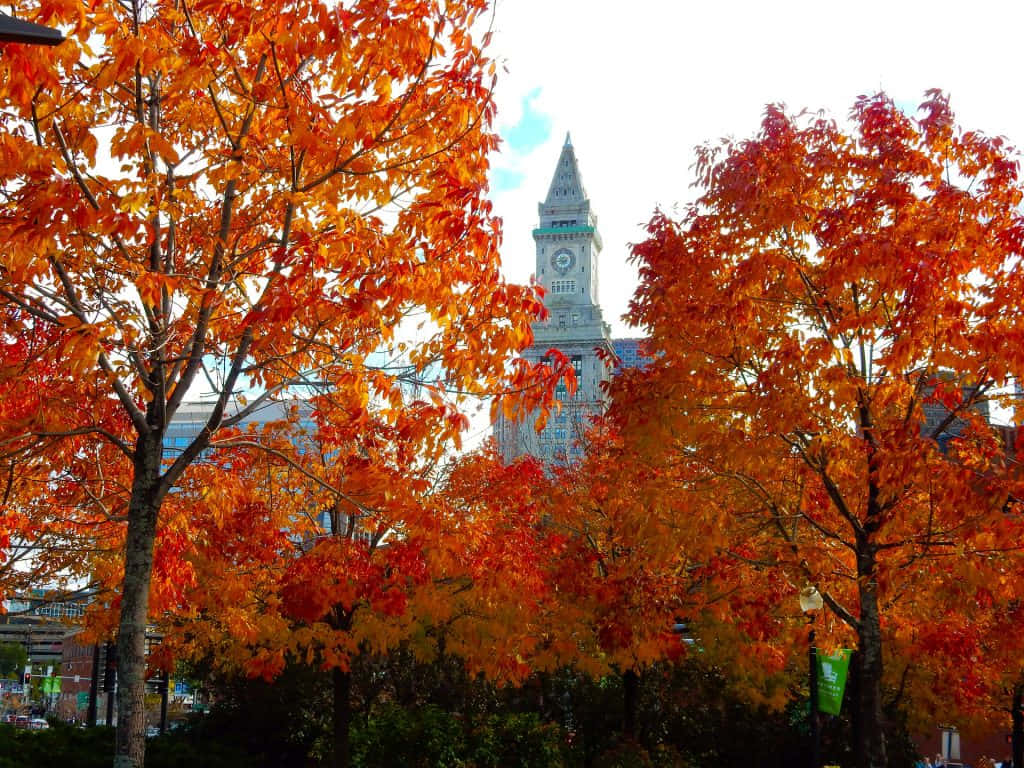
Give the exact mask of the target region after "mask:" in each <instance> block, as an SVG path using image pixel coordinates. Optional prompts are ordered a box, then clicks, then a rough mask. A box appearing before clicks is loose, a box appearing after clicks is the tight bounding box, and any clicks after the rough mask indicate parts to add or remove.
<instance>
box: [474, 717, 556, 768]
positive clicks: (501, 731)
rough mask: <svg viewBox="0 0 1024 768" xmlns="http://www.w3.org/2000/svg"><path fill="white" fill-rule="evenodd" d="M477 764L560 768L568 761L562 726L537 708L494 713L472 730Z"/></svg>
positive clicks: (489, 767)
mask: <svg viewBox="0 0 1024 768" xmlns="http://www.w3.org/2000/svg"><path fill="white" fill-rule="evenodd" d="M470 741H471V744H472V747H471V762H472V764H473V765H474V766H476V768H557V767H558V766H562V765H564V764H565V760H564V757H563V749H564V747H563V745H564V738H563V735H562V729H561V728H559V727H558V726H556V725H554V724H552V723H544V722H541V719H540V717H539V716H538V715H537V714H536V713H534V712H527V713H516V712H512V713H509V714H501V715H491V716H490V717H488V718H487V720H486V721H485V722H484V723H482V724H480V725H479V726H477V727H476V728H475V729H473V731H472V733H471V734H470Z"/></svg>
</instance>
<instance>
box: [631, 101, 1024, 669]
mask: <svg viewBox="0 0 1024 768" xmlns="http://www.w3.org/2000/svg"><path fill="white" fill-rule="evenodd" d="M851 123H852V126H851V130H850V131H849V132H847V131H845V130H843V129H841V128H840V127H839V126H837V125H836V124H835V123H834V122H831V121H827V120H825V119H821V118H817V117H815V116H811V115H806V114H804V115H798V116H790V115H788V114H786V113H785V112H784V111H783V110H782V109H781V108H778V107H769V108H768V109H767V110H766V112H765V116H764V120H763V122H762V125H761V129H760V131H759V132H758V134H757V135H756V136H754V137H752V138H750V139H747V140H744V141H729V142H726V143H725V144H723V145H722V146H721V147H715V148H711V147H707V148H704V149H703V150H702V151H701V152H700V153H699V156H698V165H697V171H698V176H699V184H700V186H701V187H702V190H701V191H702V196H701V198H700V201H699V204H698V205H697V206H695V207H693V208H691V209H690V210H689V211H687V212H686V214H685V215H684V216H683V217H682V219H681V220H679V221H673V220H671V219H669V218H668V217H667V216H665V215H663V214H660V213H659V214H656V215H655V217H654V218H653V219H652V221H651V223H650V224H649V226H648V235H649V236H648V239H647V240H646V241H645V242H643V243H640V244H639V245H637V246H636V247H635V248H634V251H633V256H634V260H635V261H636V262H637V263H638V265H639V267H640V274H641V278H642V284H641V286H640V288H639V289H638V291H637V294H636V297H635V298H634V301H633V303H632V305H631V309H630V315H629V319H630V320H631V321H632V322H633V323H635V324H637V325H643V326H644V327H645V328H646V329H647V331H648V332H649V333H650V335H651V340H650V345H649V346H650V348H651V350H652V352H653V353H654V354H653V360H652V361H651V363H650V364H649V365H648V366H647V368H646V369H644V370H643V371H639V372H635V373H631V374H630V375H628V376H625V377H621V378H620V379H619V380H618V381H616V382H615V384H614V387H613V396H614V407H613V411H612V414H613V416H614V419H615V422H616V423H617V424H619V425H620V426H621V428H622V430H623V434H624V438H625V444H626V446H627V455H635V456H637V457H639V463H640V465H641V467H643V469H640V468H637V469H634V470H633V472H634V473H635V476H636V477H638V478H642V479H643V482H644V483H645V484H651V486H652V488H658V487H659V486H658V485H657V483H658V482H660V483H664V484H665V485H662V486H660V490H661V491H662V495H661V496H660V497H658V496H656V497H655V498H658V500H659V502H661V503H666V502H663V501H661V499H662V498H664V497H667V496H671V497H672V501H671V502H668V503H667V505H668V506H670V507H672V506H674V507H678V508H679V509H680V510H683V509H685V510H686V511H687V512H689V513H691V515H692V516H691V517H684V516H683V515H678V516H675V518H674V522H675V524H676V527H673V528H670V529H669V530H670V531H671V533H670V534H669V535H670V536H671V537H672V540H673V541H674V542H675V543H676V544H677V545H678V546H679V547H680V549H681V550H683V551H686V552H689V553H690V554H692V555H694V556H695V557H696V559H697V560H698V561H700V562H701V566H700V567H699V568H698V569H697V570H696V571H695V573H704V574H706V575H707V576H708V577H709V578H710V579H713V580H712V581H709V582H708V584H720V585H723V586H724V585H725V584H728V583H730V581H729V576H730V574H729V571H728V569H723V568H722V567H721V564H722V562H723V561H722V560H721V559H719V555H721V554H723V553H728V555H729V556H731V557H732V558H734V560H733V561H732V562H733V568H734V569H739V571H740V572H745V573H746V574H747V576H746V578H745V579H744V580H743V583H740V584H735V589H736V592H735V593H734V594H735V599H736V600H737V601H738V603H737V604H736V605H735V606H734V607H735V609H736V610H743V611H745V612H746V613H747V615H746V616H745V617H744V618H743V619H742V621H740V622H738V624H739V626H740V627H741V628H743V629H744V631H746V632H747V633H748V634H749V635H751V636H764V637H769V636H770V635H771V633H772V632H778V631H779V627H781V626H784V624H785V621H786V612H785V611H784V610H778V609H773V608H772V606H774V605H778V604H779V601H791V600H792V597H791V596H786V593H787V592H792V591H793V590H794V589H795V588H797V587H798V586H799V585H802V584H807V583H812V584H815V585H816V586H817V587H818V589H819V590H821V591H822V592H827V594H828V595H829V597H830V598H831V602H830V604H829V606H830V610H831V611H834V614H835V617H836V618H837V622H836V623H833V624H832V625H831V626H830V628H829V630H828V634H830V635H832V636H833V637H835V636H838V635H839V634H840V633H841V632H846V633H857V634H858V635H859V638H858V640H859V641H860V642H863V643H876V642H878V641H877V637H878V636H879V635H880V633H881V634H884V637H885V643H887V644H892V648H895V649H898V650H897V651H896V653H906V654H908V656H909V657H910V658H913V657H914V655H915V654H937V655H943V656H945V657H946V662H945V663H947V664H949V665H951V666H952V667H954V668H956V666H957V664H956V662H955V661H952V659H957V658H959V657H958V656H957V654H958V653H959V651H958V650H957V649H955V648H953V647H946V646H944V647H941V648H940V647H938V646H935V645H934V644H933V645H932V646H930V647H928V648H926V647H923V646H921V645H915V644H914V643H913V642H910V641H908V640H907V638H908V637H910V636H912V634H913V631H914V628H915V627H918V626H921V624H922V623H929V622H941V621H942V620H943V617H945V616H948V615H949V614H950V612H951V611H954V610H963V611H965V612H967V613H971V614H972V616H973V615H975V614H976V615H977V616H979V617H982V618H981V619H980V620H983V621H992V620H994V618H993V614H997V613H998V612H999V610H1001V609H1003V608H1005V606H1006V605H1008V604H1009V602H1003V603H1001V604H1000V602H999V601H1000V600H1006V601H1009V600H1011V598H1009V596H1008V594H1007V593H1002V597H1001V598H996V597H993V595H992V594H991V592H992V590H990V589H989V584H992V583H1003V582H1002V581H1000V579H999V577H998V572H999V571H1000V570H1007V569H1008V570H1009V571H1010V572H1012V573H1018V574H1019V573H1020V572H1021V566H1022V565H1024V557H1022V552H1021V550H1020V544H1019V540H1018V541H1015V542H1013V543H1011V541H1012V534H1010V533H1009V530H1008V528H1007V526H1009V527H1010V528H1013V527H1015V525H1017V521H1016V520H1015V519H1013V516H1012V515H1009V516H1008V514H1007V512H1008V509H1009V506H1008V504H1009V500H1010V499H1011V498H1014V497H1015V495H1016V489H1017V488H1018V487H1019V483H1020V480H1019V478H1018V477H1017V474H1018V473H1017V470H1016V462H1015V460H1014V458H1013V451H1012V450H1008V449H1007V447H1006V440H1005V435H1004V433H1005V432H1006V431H1007V430H1008V429H1009V428H998V427H996V426H994V425H992V424H990V423H989V418H990V417H994V418H999V416H998V415H997V413H996V411H995V409H994V407H992V405H991V404H992V403H993V402H994V397H993V396H994V395H995V394H996V393H998V392H1000V391H1003V392H1005V391H1008V390H1009V388H1010V387H1011V386H1012V381H1014V380H1016V378H1017V377H1018V375H1019V374H1022V373H1024V369H1021V368H1020V365H1021V362H1022V361H1021V359H1020V355H1019V353H1018V351H1017V350H1018V347H1017V340H1018V339H1019V334H1020V333H1021V332H1022V331H1024V317H1022V315H1021V313H1020V312H1019V311H1018V310H1017V309H1016V308H1015V305H1016V304H1019V302H1020V300H1021V297H1022V296H1024V290H1022V288H1024V283H1022V282H1020V281H1019V280H1017V279H1016V273H1017V270H1016V268H1015V267H1014V268H1013V269H1012V270H1011V271H1012V272H1013V273H1014V277H1011V276H1010V275H1009V274H1008V273H1007V272H1006V269H1007V266H1008V265H1010V264H1014V265H1016V264H1017V261H1018V259H1019V253H1018V251H1019V249H1018V248H1017V247H1016V244H1017V243H1019V239H1018V238H1019V235H1020V231H1021V230H1020V228H1021V225H1022V219H1021V216H1020V214H1019V212H1018V210H1017V205H1018V202H1019V200H1020V199H1021V198H1022V194H1024V190H1022V189H1021V185H1020V181H1019V178H1018V175H1017V174H1018V158H1017V155H1016V153H1015V152H1014V151H1013V150H1011V149H1009V148H1008V147H1007V146H1006V144H1005V142H1004V141H1002V140H999V139H990V138H987V137H985V136H984V135H982V134H980V133H977V132H968V131H963V130H961V129H960V128H959V127H958V126H957V125H956V123H955V121H954V119H953V115H952V112H951V111H950V109H949V105H948V103H947V100H946V99H945V97H944V96H943V95H942V94H941V93H938V92H930V93H929V94H928V98H927V101H926V102H925V103H924V104H923V105H922V107H921V110H920V111H919V113H918V115H917V116H916V117H915V116H908V115H905V114H903V113H902V112H901V111H900V110H899V109H897V108H896V106H895V105H894V104H893V103H892V101H891V100H890V99H889V98H888V97H886V96H885V95H884V94H876V95H872V96H867V97H862V98H860V99H858V101H857V103H856V104H855V106H854V109H853V112H852V115H851ZM652 474H653V475H654V476H656V477H658V478H659V480H658V481H655V480H654V479H653V477H652ZM666 486H667V488H666ZM641 487H643V486H642V485H641ZM702 517H703V518H704V520H705V521H706V520H713V521H714V525H712V526H711V527H710V529H708V528H705V527H702ZM1011 520H1013V521H1012V522H1011ZM702 536H706V537H708V539H703V538H702ZM709 540H710V542H713V543H711V546H710V547H709V548H708V549H702V547H701V544H702V543H706V542H708V541H709ZM997 542H998V543H997ZM998 547H1004V548H1003V549H999V551H1000V556H999V558H998V559H999V560H1000V563H999V564H998V565H997V564H996V562H995V561H994V560H993V559H991V558H990V557H988V556H986V555H984V554H983V553H984V552H992V551H994V550H995V548H998ZM715 550H717V551H715ZM769 568H773V569H777V570H772V571H769V570H768V569H769ZM769 572H770V573H772V576H771V581H769V580H768V576H767V574H768V573H769ZM735 573H736V571H735V570H734V572H733V574H732V575H735ZM1004 575H1005V574H1004ZM961 590H962V594H961ZM954 594H955V595H958V597H957V598H955V599H954V598H952V595H954ZM1013 599H1017V598H1013ZM960 605H962V608H953V607H951V606H960ZM997 605H1001V606H1002V607H1001V608H1000V607H997ZM707 608H708V610H709V611H715V610H716V608H715V607H714V605H713V604H712V605H709V606H707ZM839 622H842V623H845V624H846V625H847V628H846V629H845V630H844V629H843V628H842V627H841V626H840V623H839ZM819 634H820V635H821V636H824V632H822V633H819ZM871 650H873V651H874V650H879V649H877V648H872V649H871ZM887 652H888V651H887ZM940 663H941V662H940ZM879 674H881V673H880V672H879Z"/></svg>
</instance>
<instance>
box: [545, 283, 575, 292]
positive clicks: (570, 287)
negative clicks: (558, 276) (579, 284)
mask: <svg viewBox="0 0 1024 768" xmlns="http://www.w3.org/2000/svg"><path fill="white" fill-rule="evenodd" d="M551 292H552V293H576V281H575V280H552V281H551Z"/></svg>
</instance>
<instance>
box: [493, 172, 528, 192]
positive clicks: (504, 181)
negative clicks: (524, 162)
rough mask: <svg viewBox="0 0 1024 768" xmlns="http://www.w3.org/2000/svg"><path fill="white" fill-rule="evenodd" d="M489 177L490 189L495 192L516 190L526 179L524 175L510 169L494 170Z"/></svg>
mask: <svg viewBox="0 0 1024 768" xmlns="http://www.w3.org/2000/svg"><path fill="white" fill-rule="evenodd" d="M491 175H492V178H491V182H492V188H493V189H494V191H495V192H505V191H508V190H510V189H518V188H519V185H520V184H522V183H523V181H524V180H525V179H526V174H525V173H523V172H521V171H513V170H511V169H510V168H495V169H493V171H492V174H491Z"/></svg>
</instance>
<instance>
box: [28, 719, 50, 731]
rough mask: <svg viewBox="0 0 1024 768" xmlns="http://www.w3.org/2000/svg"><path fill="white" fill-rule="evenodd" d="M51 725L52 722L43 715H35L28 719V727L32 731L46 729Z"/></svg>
mask: <svg viewBox="0 0 1024 768" xmlns="http://www.w3.org/2000/svg"><path fill="white" fill-rule="evenodd" d="M49 727H50V724H49V723H48V722H46V721H45V720H44V719H43V718H41V717H33V718H32V719H31V720H29V721H28V729H29V730H30V731H45V730H46V729H47V728H49Z"/></svg>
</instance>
